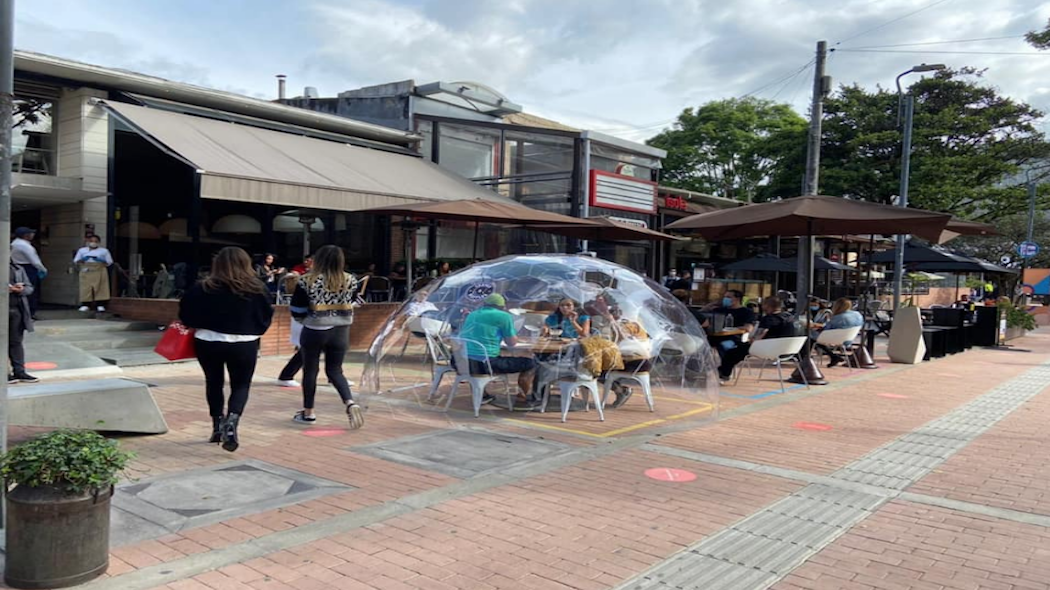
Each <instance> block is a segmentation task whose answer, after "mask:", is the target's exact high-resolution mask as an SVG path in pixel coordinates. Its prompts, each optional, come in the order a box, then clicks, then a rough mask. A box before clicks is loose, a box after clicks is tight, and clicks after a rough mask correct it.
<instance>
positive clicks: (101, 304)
mask: <svg viewBox="0 0 1050 590" xmlns="http://www.w3.org/2000/svg"><path fill="white" fill-rule="evenodd" d="M73 264H74V265H75V266H76V267H77V269H78V270H79V274H80V304H81V305H80V311H83V312H86V311H90V310H91V306H92V305H94V306H95V311H98V312H99V313H101V312H103V311H106V306H105V304H106V302H108V301H109V272H108V269H109V267H110V266H111V265H112V264H113V256H112V255H111V254H110V253H109V250H108V249H107V248H103V247H102V241H101V240H100V239H99V237H98V236H94V235H92V236H88V238H87V245H86V246H84V247H83V248H81V249H79V250H77V253H76V255H75V256H73Z"/></svg>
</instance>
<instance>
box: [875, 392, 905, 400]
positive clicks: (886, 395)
mask: <svg viewBox="0 0 1050 590" xmlns="http://www.w3.org/2000/svg"><path fill="white" fill-rule="evenodd" d="M878 395H879V397H884V398H886V399H908V396H906V395H901V394H899V393H880V394H878Z"/></svg>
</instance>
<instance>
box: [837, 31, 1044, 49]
mask: <svg viewBox="0 0 1050 590" xmlns="http://www.w3.org/2000/svg"><path fill="white" fill-rule="evenodd" d="M1023 38H1024V35H1007V36H1005V37H981V38H980V39H953V40H950V41H926V42H923V43H897V44H895V45H865V46H863V47H850V48H849V49H851V50H858V49H886V48H890V47H917V46H920V45H953V44H956V43H976V42H978V41H1001V40H1003V39H1023ZM838 51H846V49H845V48H840V49H838Z"/></svg>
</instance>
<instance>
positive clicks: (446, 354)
mask: <svg viewBox="0 0 1050 590" xmlns="http://www.w3.org/2000/svg"><path fill="white" fill-rule="evenodd" d="M424 336H425V337H426V339H427V352H429V353H430V362H431V365H430V372H431V380H430V392H429V393H428V394H427V401H431V400H433V399H434V397H435V396H437V392H438V389H439V388H440V387H441V380H442V379H444V378H445V375H447V374H448V373H455V372H456V369H455V367H453V366H452V351H451V350H450V349H449V347H448V344H446V343H445V341H444V340H442V338H441V335H440V334H438V332H432V331H430V330H426V331H425V332H424ZM454 389H455V386H453V390H454ZM451 395H452V392H450V393H449V396H450V397H451Z"/></svg>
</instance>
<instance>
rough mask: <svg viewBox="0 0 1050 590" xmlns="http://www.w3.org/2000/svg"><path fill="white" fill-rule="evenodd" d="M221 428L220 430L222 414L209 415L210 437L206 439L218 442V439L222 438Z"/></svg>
mask: <svg viewBox="0 0 1050 590" xmlns="http://www.w3.org/2000/svg"><path fill="white" fill-rule="evenodd" d="M221 430H222V416H212V417H211V438H209V439H208V442H210V443H215V444H219V441H220V440H222V433H221V432H220V431H221Z"/></svg>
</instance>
